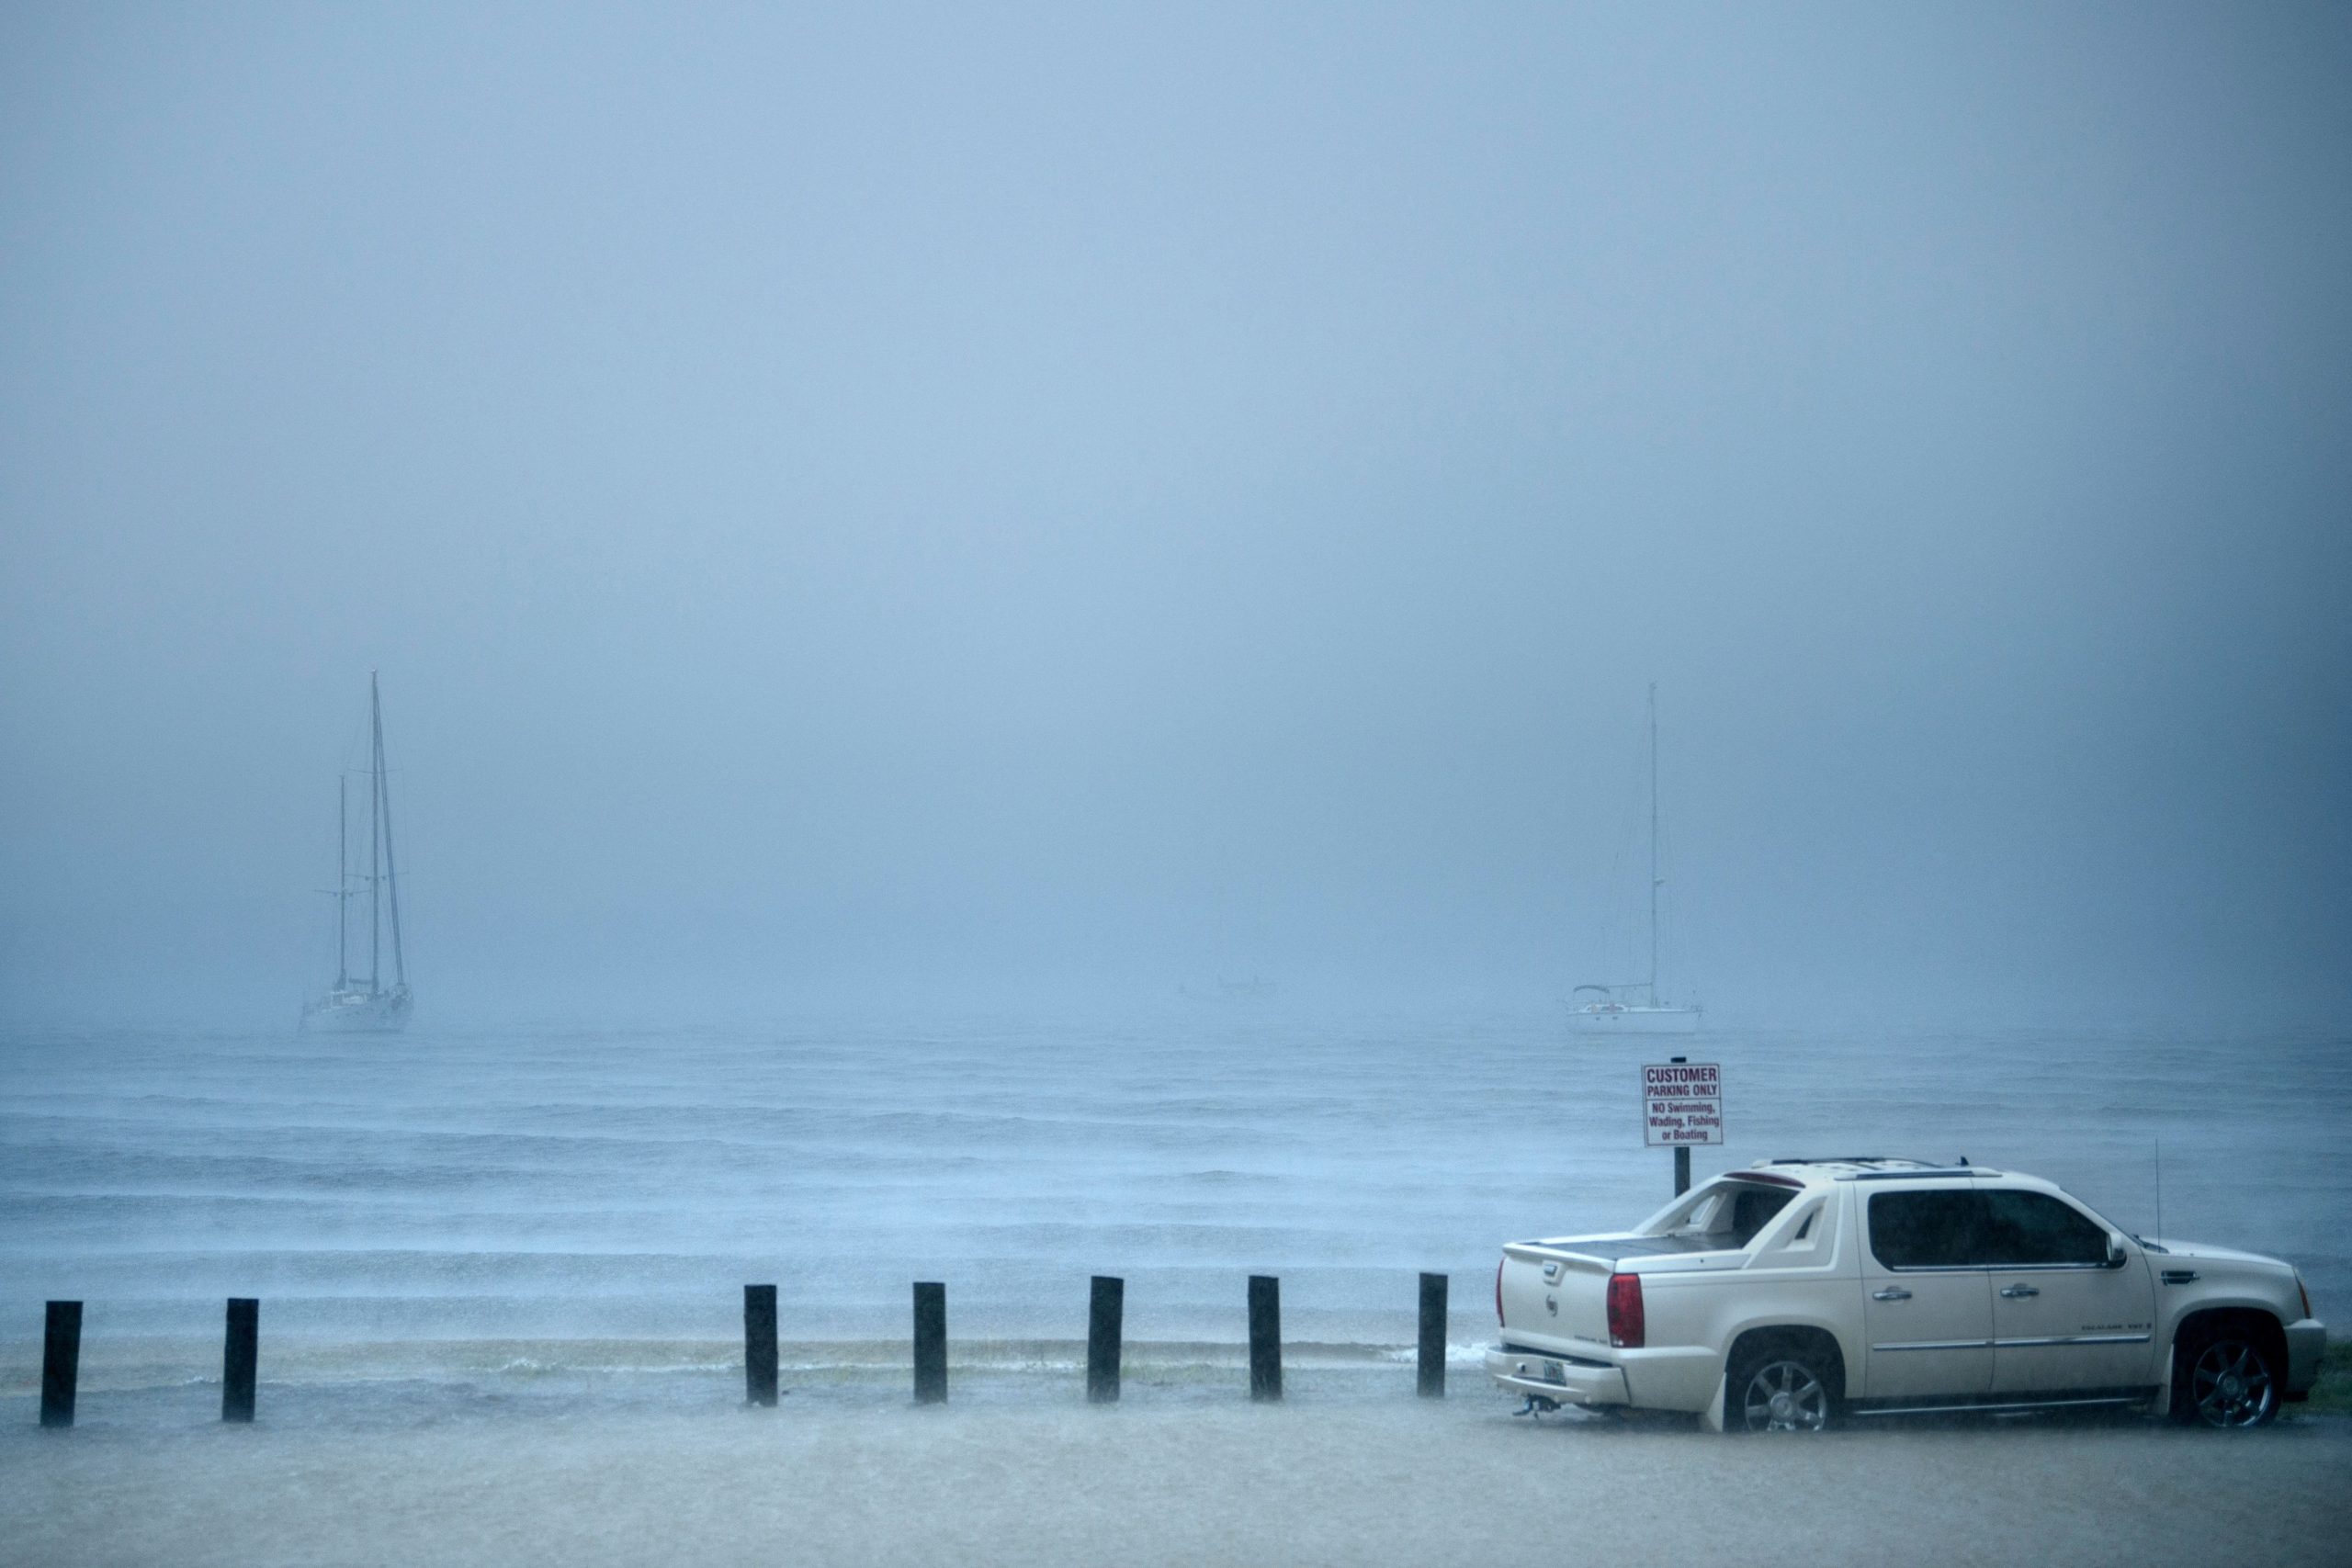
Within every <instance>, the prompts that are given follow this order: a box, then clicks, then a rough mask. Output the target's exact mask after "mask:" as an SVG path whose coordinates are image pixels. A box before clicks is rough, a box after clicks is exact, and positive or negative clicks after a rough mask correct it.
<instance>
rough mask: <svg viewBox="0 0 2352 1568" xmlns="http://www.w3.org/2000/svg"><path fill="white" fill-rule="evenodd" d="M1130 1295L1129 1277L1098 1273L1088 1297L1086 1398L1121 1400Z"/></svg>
mask: <svg viewBox="0 0 2352 1568" xmlns="http://www.w3.org/2000/svg"><path fill="white" fill-rule="evenodd" d="M1126 1295H1127V1282H1126V1281H1125V1280H1114V1279H1112V1278H1111V1277H1110V1276H1108V1275H1106V1274H1097V1275H1095V1276H1094V1287H1093V1290H1092V1292H1091V1293H1090V1294H1089V1295H1088V1296H1087V1298H1086V1397H1087V1398H1088V1400H1090V1401H1091V1402H1092V1403H1093V1404H1117V1403H1118V1402H1119V1331H1120V1320H1121V1318H1122V1317H1124V1316H1125V1309H1126Z"/></svg>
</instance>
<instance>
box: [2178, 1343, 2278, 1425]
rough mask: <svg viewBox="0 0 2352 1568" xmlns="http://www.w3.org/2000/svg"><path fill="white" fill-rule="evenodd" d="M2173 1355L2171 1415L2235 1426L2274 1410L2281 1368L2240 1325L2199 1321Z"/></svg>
mask: <svg viewBox="0 0 2352 1568" xmlns="http://www.w3.org/2000/svg"><path fill="white" fill-rule="evenodd" d="M2173 1357H2174V1360H2173V1377H2172V1413H2173V1416H2174V1418H2175V1419H2176V1420H2178V1421H2182V1422H2185V1423H2186V1424H2188V1425H2189V1426H2192V1427H2211V1429H2213V1430H2215V1431H2238V1430H2242V1429H2244V1428H2245V1427H2259V1426H2261V1425H2262V1424H2263V1423H2264V1422H2266V1421H2267V1420H2269V1419H2270V1418H2271V1417H2272V1416H2276V1415H2278V1389H2279V1371H2280V1369H2279V1367H2278V1365H2277V1364H2276V1362H2275V1358H2274V1357H2273V1355H2272V1352H2271V1348H2270V1347H2269V1346H2267V1345H2266V1344H2264V1343H2263V1340H2262V1337H2261V1336H2260V1335H2257V1334H2254V1333H2250V1332H2248V1330H2247V1328H2246V1325H2244V1324H2241V1323H2237V1322H2234V1321H2229V1320H2224V1321H2222V1322H2220V1323H2215V1324H2211V1325H2198V1326H2197V1327H2195V1328H2193V1329H2191V1330H2190V1331H2189V1333H2188V1334H2186V1335H2183V1336H2182V1337H2181V1339H2180V1342H2179V1344H2178V1345H2177V1348H2175V1349H2174V1351H2173Z"/></svg>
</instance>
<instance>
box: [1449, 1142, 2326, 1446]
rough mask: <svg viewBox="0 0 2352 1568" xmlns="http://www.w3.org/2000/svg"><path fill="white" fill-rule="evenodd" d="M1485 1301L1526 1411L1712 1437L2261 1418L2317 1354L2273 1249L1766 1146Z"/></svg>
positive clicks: (1569, 1245) (1969, 1178)
mask: <svg viewBox="0 0 2352 1568" xmlns="http://www.w3.org/2000/svg"><path fill="white" fill-rule="evenodd" d="M1495 1314H1496V1317H1497V1318H1498V1321H1499V1322H1500V1324H1501V1325H1502V1336H1501V1337H1502V1343H1501V1344H1500V1345H1499V1346H1498V1347H1497V1348H1495V1349H1494V1350H1493V1351H1491V1352H1490V1353H1489V1354H1488V1355H1487V1371H1488V1372H1489V1373H1491V1374H1492V1375H1493V1377H1494V1379H1495V1381H1496V1382H1499V1383H1501V1384H1502V1385H1503V1386H1504V1387H1505V1388H1508V1389H1510V1390H1511V1391H1512V1392H1514V1393H1521V1394H1524V1395H1526V1396H1527V1399H1528V1402H1529V1403H1528V1404H1527V1405H1526V1407H1525V1408H1527V1409H1529V1410H1532V1411H1543V1410H1548V1409H1556V1408H1558V1407H1559V1406H1561V1405H1564V1404H1575V1405H1581V1406H1585V1407H1588V1408H1591V1409H1610V1408H1621V1409H1622V1408H1634V1409H1651V1410H1679V1411H1687V1412H1691V1413H1694V1414H1696V1415H1698V1416H1700V1418H1701V1420H1702V1424H1703V1425H1704V1426H1706V1427H1708V1428H1709V1429H1711V1430H1714V1431H1722V1430H1724V1428H1725V1427H1730V1428H1731V1429H1734V1430H1745V1431H1765V1430H1770V1431H1790V1430H1798V1431H1802V1430H1818V1429H1820V1428H1821V1427H1826V1426H1829V1425H1831V1424H1832V1423H1834V1422H1837V1421H1838V1420H1840V1419H1841V1418H1843V1417H1846V1416H1875V1415H1881V1414H1887V1413H1893V1412H1897V1411H1921V1410H1956V1409H1988V1410H2008V1409H2019V1408H2025V1407H2030V1406H2042V1405H2065V1404H2144V1405H2146V1406H2147V1407H2148V1408H2149V1409H2150V1410H2152V1411H2167V1410H2168V1411H2170V1412H2171V1413H2172V1414H2174V1415H2176V1416H2178V1417H2180V1418H2181V1419H2183V1420H2185V1421H2188V1422H2192V1423H2198V1424H2201V1425H2205V1426H2210V1427H2253V1426H2258V1425H2260V1424H2261V1423H2262V1422H2265V1421H2267V1420H2268V1419H2269V1418H2270V1417H2271V1416H2274V1415H2276V1414H2277V1413H2278V1404H2279V1402H2280V1401H2281V1400H2297V1399H2301V1398H2302V1397H2303V1395H2304V1394H2305V1393H2306V1392H2307V1391H2308V1390H2309V1389H2310V1388H2311V1386H2312V1382H2313V1381H2314V1380H2316V1379H2317V1377H2318V1376H2319V1363H2320V1357H2321V1355H2322V1353H2323V1352H2324V1350H2325V1349H2326V1346H2327V1329H2326V1327H2325V1325H2323V1324H2321V1323H2319V1322H2317V1321H2316V1320H2315V1319H2313V1317H2312V1310H2311V1297H2310V1294H2309V1292H2307V1291H2306V1290H2305V1289H2304V1288H2303V1281H2302V1276H2301V1275H2300V1274H2298V1273H2297V1272H2296V1271H2295V1269H2293V1268H2292V1267H2291V1266H2290V1265H2288V1264H2285V1263H2281V1262H2279V1261H2278V1260H2277V1259H2275V1258H2258V1257H2256V1256H2255V1255H2253V1254H2251V1253H2245V1252H2232V1251H2228V1250H2225V1249H2223V1248H2221V1247H2192V1246H2188V1245H2187V1244H2184V1243H2177V1242H2176V1243H2171V1244H2167V1245H2164V1246H2159V1245H2158V1244H2156V1243H2154V1242H2149V1241H2143V1240H2141V1239H2140V1238H2138V1237H2136V1236H2133V1235H2128V1234H2126V1233H2125V1232H2123V1231H2120V1230H2118V1229H2117V1228H2115V1227H2114V1226H2112V1225H2110V1224H2108V1223H2107V1221H2105V1220H2104V1219H2102V1218H2100V1217H2099V1216H2098V1214H2096V1213H2093V1212H2092V1211H2091V1210H2089V1209H2088V1208H2086V1207H2085V1206H2084V1205H2083V1204H2081V1203H2080V1202H2077V1201H2075V1199H2073V1198H2070V1197H2068V1196H2067V1195H2066V1194H2065V1193H2064V1192H2062V1191H2060V1190H2058V1189H2057V1188H2056V1187H2054V1186H2052V1184H2051V1183H2049V1182H2047V1181H2042V1180H2040V1179H2036V1178H2034V1177H2030V1176H2020V1175H2018V1174H2016V1173H2014V1172H2008V1173H2004V1172H2002V1171H1997V1170H1988V1169H1985V1168H1983V1167H1977V1166H1968V1165H1964V1164H1963V1165H1958V1166H1936V1165H1930V1164H1923V1163H1921V1162H1919V1161H1917V1160H1905V1159H1885V1158H1880V1157H1875V1156H1871V1157H1864V1156H1855V1157H1851V1158H1840V1159H1811V1160H1765V1161H1762V1162H1760V1163H1759V1164H1758V1165H1756V1166H1754V1167H1751V1168H1747V1169H1745V1170H1734V1171H1728V1172H1726V1173H1724V1175H1722V1176H1719V1177H1716V1178H1715V1179H1713V1180H1710V1181H1707V1182H1705V1183H1703V1184H1702V1185H1701V1186H1699V1187H1697V1188H1695V1189H1694V1190H1691V1192H1689V1193H1687V1194H1685V1195H1684V1196H1682V1197H1680V1198H1678V1199H1676V1200H1675V1201H1673V1202H1672V1203H1670V1204H1668V1206H1667V1207H1665V1208H1664V1209H1661V1210H1659V1211H1658V1213H1656V1214H1655V1215H1653V1216H1651V1218H1650V1219H1649V1220H1648V1221H1647V1222H1646V1223H1645V1224H1642V1225H1641V1226H1640V1227H1639V1228H1637V1229H1635V1230H1633V1231H1631V1232H1628V1233H1625V1234H1623V1235H1582V1236H1561V1237H1556V1238H1554V1239H1552V1240H1548V1241H1521V1242H1512V1243H1511V1244H1510V1245H1509V1246H1508V1247H1504V1248H1503V1258H1502V1262H1501V1264H1500V1265H1499V1266H1498V1269H1496V1273H1495Z"/></svg>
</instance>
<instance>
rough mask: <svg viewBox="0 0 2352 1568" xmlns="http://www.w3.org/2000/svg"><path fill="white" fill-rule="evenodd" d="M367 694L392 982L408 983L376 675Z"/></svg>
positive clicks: (382, 715) (390, 796)
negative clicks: (373, 715)
mask: <svg viewBox="0 0 2352 1568" xmlns="http://www.w3.org/2000/svg"><path fill="white" fill-rule="evenodd" d="M368 698H369V700H370V704H371V705H372V706H373V707H374V708H375V712H376V800H377V805H378V807H379V809H380V810H381V811H382V813H383V818H384V829H383V831H384V901H385V903H387V904H388V905H390V908H391V912H392V983H393V984H394V985H396V986H405V985H407V984H408V962H407V960H406V959H405V958H404V957H402V956H401V875H400V870H399V868H398V867H397V866H395V865H394V864H393V863H392V780H391V775H390V773H388V772H387V771H386V770H385V767H384V705H383V704H382V702H381V701H379V700H377V699H376V677H375V674H374V672H373V671H370V672H369V674H368Z"/></svg>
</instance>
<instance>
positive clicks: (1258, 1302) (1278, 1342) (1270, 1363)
mask: <svg viewBox="0 0 2352 1568" xmlns="http://www.w3.org/2000/svg"><path fill="white" fill-rule="evenodd" d="M1282 1396H1283V1282H1282V1281H1281V1280H1277V1279H1275V1278H1274V1277H1273V1276H1272V1275H1271V1274H1252V1275H1250V1398H1252V1399H1280V1398H1281V1397H1282Z"/></svg>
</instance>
